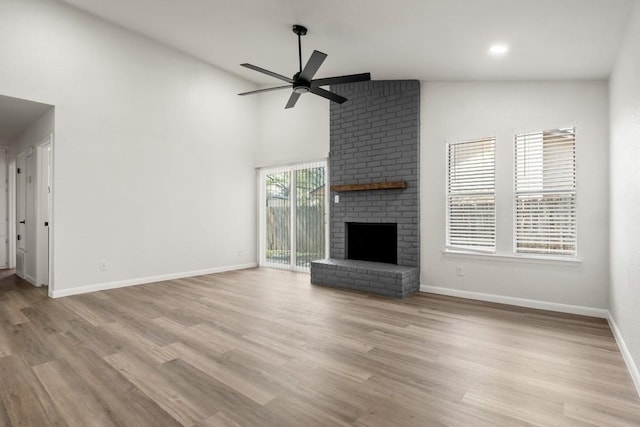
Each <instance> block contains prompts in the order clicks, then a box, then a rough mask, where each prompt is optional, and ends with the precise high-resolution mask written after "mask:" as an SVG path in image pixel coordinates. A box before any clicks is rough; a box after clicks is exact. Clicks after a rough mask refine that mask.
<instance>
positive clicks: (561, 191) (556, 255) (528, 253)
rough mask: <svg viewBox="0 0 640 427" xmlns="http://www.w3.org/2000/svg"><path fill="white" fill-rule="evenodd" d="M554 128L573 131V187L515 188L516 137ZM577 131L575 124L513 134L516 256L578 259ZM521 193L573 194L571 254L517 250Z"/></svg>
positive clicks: (554, 129) (514, 237)
mask: <svg viewBox="0 0 640 427" xmlns="http://www.w3.org/2000/svg"><path fill="white" fill-rule="evenodd" d="M556 130H572V131H573V159H574V160H573V162H574V163H573V189H570V188H568V187H567V188H563V189H558V190H551V191H549V190H537V191H534V190H528V191H526V190H522V191H519V190H518V189H517V167H518V165H517V144H518V138H519V137H520V136H522V135H530V134H535V133H541V134H544V133H545V132H552V131H556ZM577 139H578V138H577V132H576V126H575V125H568V126H558V127H555V128H548V129H544V130H535V131H531V130H530V131H527V132H516V133H515V134H514V135H513V145H512V148H513V156H512V159H513V164H512V171H513V182H512V184H513V199H512V200H513V216H512V217H513V227H512V229H513V240H512V254H513V256H514V257H517V258H532V259H542V260H544V259H548V260H560V261H561V260H566V261H578V260H579V259H578V253H579V252H578V191H577V190H578V173H577V170H578V160H577V158H578V145H577ZM523 194H572V195H573V200H574V202H573V212H574V218H573V226H574V228H573V232H574V236H575V241H574V244H573V247H574V250H573V253H572V254H559V253H548V252H542V251H540V252H535V251H522V252H519V251H518V195H523Z"/></svg>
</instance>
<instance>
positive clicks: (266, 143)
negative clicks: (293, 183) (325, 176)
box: [252, 90, 329, 167]
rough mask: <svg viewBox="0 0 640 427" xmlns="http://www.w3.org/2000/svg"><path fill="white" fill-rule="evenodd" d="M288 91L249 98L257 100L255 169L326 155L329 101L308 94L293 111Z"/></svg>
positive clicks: (327, 154)
mask: <svg viewBox="0 0 640 427" xmlns="http://www.w3.org/2000/svg"><path fill="white" fill-rule="evenodd" d="M290 95H291V91H290V90H278V91H274V92H266V93H262V94H259V95H252V96H253V97H255V99H256V100H257V101H258V111H259V113H258V121H257V123H258V129H259V132H258V146H257V149H256V166H257V167H262V166H279V165H284V164H290V163H302V162H307V161H312V160H321V159H326V158H327V157H328V156H329V101H328V100H326V99H324V98H320V97H319V96H315V95H313V94H311V93H308V94H305V95H302V96H301V97H300V98H299V99H298V103H297V104H296V106H295V107H294V108H288V109H285V108H284V106H285V105H286V103H287V100H288V99H289V96H290Z"/></svg>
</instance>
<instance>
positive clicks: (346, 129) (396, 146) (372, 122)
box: [329, 80, 420, 267]
mask: <svg viewBox="0 0 640 427" xmlns="http://www.w3.org/2000/svg"><path fill="white" fill-rule="evenodd" d="M331 90H332V91H334V92H336V93H339V94H341V95H343V96H345V97H347V98H348V101H347V102H345V103H344V104H342V105H339V104H336V103H331V113H330V152H329V173H330V178H329V179H330V184H331V185H339V184H365V183H370V182H380V181H407V184H408V188H407V189H405V190H376V191H353V192H342V193H340V202H339V203H335V202H334V197H333V196H334V195H335V193H332V195H331V210H330V212H331V215H330V216H331V225H330V243H331V248H330V256H331V258H337V259H344V258H345V255H346V254H345V222H396V223H397V224H398V265H402V266H407V267H419V262H420V253H419V251H420V238H419V218H420V213H419V199H418V198H419V188H418V183H419V164H420V155H419V154H420V153H419V147H420V146H419V137H420V135H419V130H420V82H419V81H417V80H398V81H396V80H391V81H371V82H363V83H352V84H345V85H339V86H334V87H332V88H331Z"/></svg>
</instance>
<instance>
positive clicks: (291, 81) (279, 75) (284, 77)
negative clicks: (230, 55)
mask: <svg viewBox="0 0 640 427" xmlns="http://www.w3.org/2000/svg"><path fill="white" fill-rule="evenodd" d="M240 66H242V67H245V68H248V69H250V70H253V71H257V72H259V73H263V74H266V75H268V76H271V77H275V78H276V79H280V80H284V81H285V82H287V83H293V80H291V79H290V78H289V77H287V76H283V75H282V74H278V73H274V72H273V71H269V70H265V69H264V68H260V67H256V66H255V65H251V64H240Z"/></svg>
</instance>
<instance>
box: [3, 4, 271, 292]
mask: <svg viewBox="0 0 640 427" xmlns="http://www.w3.org/2000/svg"><path fill="white" fill-rule="evenodd" d="M0 9H1V10H2V14H0V39H1V40H3V42H2V43H1V44H0V69H1V70H2V79H0V94H3V95H8V96H13V97H17V98H23V99H28V100H34V101H38V102H43V103H47V104H50V105H54V106H55V131H56V132H55V140H54V177H53V185H54V201H53V204H54V206H53V214H54V233H55V237H54V259H53V274H54V283H55V290H56V292H60V294H69V293H74V292H79V291H82V290H83V289H84V290H91V289H96V288H100V287H108V286H115V285H123V284H128V283H132V282H136V281H137V282H141V281H145V280H146V279H154V278H155V279H162V278H166V277H171V276H180V275H187V274H189V273H193V272H206V271H215V270H216V269H227V268H234V267H237V266H246V265H255V263H256V243H255V235H256V227H255V224H256V203H255V200H256V197H255V174H254V155H255V148H256V139H257V135H258V132H257V126H256V125H255V122H256V120H257V101H256V100H255V99H252V98H249V97H239V96H238V95H237V94H238V93H239V92H242V91H246V90H251V89H254V88H255V85H253V84H251V83H249V82H247V81H246V80H243V79H241V78H239V77H237V76H234V75H232V74H229V73H227V72H224V71H222V70H220V69H217V68H215V67H213V66H211V65H209V64H206V63H204V62H201V61H199V60H196V59H194V58H192V57H190V56H188V55H186V54H183V53H181V52H179V51H176V50H173V49H171V48H168V47H165V46H162V45H160V44H158V43H156V42H154V41H152V40H150V39H148V38H146V37H143V36H141V35H139V34H136V33H133V32H129V31H126V30H124V29H122V28H121V27H117V26H115V25H112V24H109V23H107V22H105V21H103V20H101V19H98V18H95V17H93V16H92V15H89V14H87V13H84V12H82V11H79V10H78V9H75V8H73V7H71V6H68V5H65V4H62V3H59V2H54V1H42V0H24V1H12V0H0ZM100 261H106V263H107V266H108V267H107V270H106V271H100V268H99V265H100Z"/></svg>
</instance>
